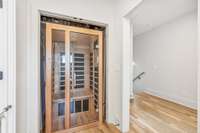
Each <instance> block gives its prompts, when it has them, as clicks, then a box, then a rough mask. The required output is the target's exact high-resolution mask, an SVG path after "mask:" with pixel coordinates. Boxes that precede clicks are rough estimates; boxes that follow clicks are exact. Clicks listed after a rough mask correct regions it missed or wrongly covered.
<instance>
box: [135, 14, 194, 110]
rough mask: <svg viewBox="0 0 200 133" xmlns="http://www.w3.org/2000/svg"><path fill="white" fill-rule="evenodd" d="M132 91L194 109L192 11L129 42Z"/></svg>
mask: <svg viewBox="0 0 200 133" xmlns="http://www.w3.org/2000/svg"><path fill="white" fill-rule="evenodd" d="M133 41H134V42H133V45H134V46H133V47H134V48H133V51H134V52H133V54H134V61H135V63H136V66H135V71H134V73H135V76H136V74H138V73H140V72H142V71H144V72H146V75H145V76H144V79H142V80H140V81H137V82H136V83H135V85H134V87H135V88H134V89H135V90H139V91H141V90H145V91H147V92H149V93H152V94H153V95H157V96H160V97H163V98H166V99H169V100H172V101H175V102H177V103H180V104H183V105H186V106H189V107H193V108H196V107H197V13H196V12H192V13H190V14H186V15H184V16H182V17H179V18H177V19H175V20H172V21H171V22H169V23H166V24H164V25H161V26H159V27H157V28H155V29H153V30H152V31H149V32H146V33H144V34H141V35H139V36H136V37H134V39H133Z"/></svg>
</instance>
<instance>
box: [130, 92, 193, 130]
mask: <svg viewBox="0 0 200 133" xmlns="http://www.w3.org/2000/svg"><path fill="white" fill-rule="evenodd" d="M130 106H131V108H130V112H131V116H132V117H131V131H130V132H129V133H196V132H197V111H196V110H193V109H191V108H188V107H185V106H182V105H179V104H176V103H173V102H169V101H167V100H164V99H161V98H158V97H155V96H151V95H149V94H147V93H144V92H142V93H138V94H136V95H135V99H134V101H132V102H131V105H130Z"/></svg>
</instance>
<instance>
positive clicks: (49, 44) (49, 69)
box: [45, 24, 52, 133]
mask: <svg viewBox="0 0 200 133" xmlns="http://www.w3.org/2000/svg"><path fill="white" fill-rule="evenodd" d="M45 100H46V102H45V103H46V104H45V106H46V117H45V121H46V127H45V132H46V133H51V132H52V31H51V26H50V25H49V24H47V25H46V88H45Z"/></svg>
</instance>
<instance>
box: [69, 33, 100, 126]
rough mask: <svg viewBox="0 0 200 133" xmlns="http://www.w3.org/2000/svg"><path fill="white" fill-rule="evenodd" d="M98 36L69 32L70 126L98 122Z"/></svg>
mask: <svg viewBox="0 0 200 133" xmlns="http://www.w3.org/2000/svg"><path fill="white" fill-rule="evenodd" d="M98 51H99V49H98V36H94V35H89V34H82V33H77V32H70V55H71V61H70V70H71V72H70V80H71V90H70V91H71V95H70V96H71V97H70V98H71V101H75V102H71V108H73V109H71V126H72V127H77V126H80V125H84V124H88V123H91V122H95V121H97V120H98V111H99V110H98V66H99V63H98V55H99V53H98Z"/></svg>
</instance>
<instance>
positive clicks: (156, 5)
mask: <svg viewBox="0 0 200 133" xmlns="http://www.w3.org/2000/svg"><path fill="white" fill-rule="evenodd" d="M197 5H198V4H197V0H144V1H143V2H142V3H141V4H140V5H139V6H138V7H137V8H136V9H135V10H134V11H133V12H132V13H131V14H130V18H131V21H132V23H133V28H134V30H133V34H134V36H136V35H140V34H142V33H144V32H147V31H150V30H152V29H153V28H155V27H157V26H160V25H162V24H164V23H167V22H169V21H170V20H173V19H175V18H177V17H180V16H183V15H184V14H187V13H189V12H192V11H195V10H196V9H197Z"/></svg>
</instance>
